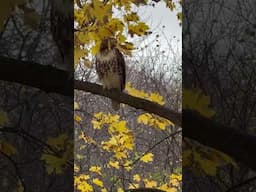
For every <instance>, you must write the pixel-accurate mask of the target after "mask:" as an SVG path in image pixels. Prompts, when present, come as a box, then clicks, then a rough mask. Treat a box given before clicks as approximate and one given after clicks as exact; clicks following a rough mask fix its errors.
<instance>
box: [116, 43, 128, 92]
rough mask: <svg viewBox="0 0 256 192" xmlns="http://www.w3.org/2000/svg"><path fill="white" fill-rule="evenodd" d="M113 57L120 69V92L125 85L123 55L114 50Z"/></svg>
mask: <svg viewBox="0 0 256 192" xmlns="http://www.w3.org/2000/svg"><path fill="white" fill-rule="evenodd" d="M115 55H116V59H117V62H118V65H119V67H120V70H119V75H120V77H121V82H120V83H121V91H123V90H124V88H125V83H126V70H125V60H124V56H123V54H122V53H121V52H120V51H119V50H118V49H117V48H115Z"/></svg>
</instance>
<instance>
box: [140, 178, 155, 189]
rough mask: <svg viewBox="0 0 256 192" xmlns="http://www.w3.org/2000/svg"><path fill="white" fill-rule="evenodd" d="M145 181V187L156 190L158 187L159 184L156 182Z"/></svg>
mask: <svg viewBox="0 0 256 192" xmlns="http://www.w3.org/2000/svg"><path fill="white" fill-rule="evenodd" d="M143 181H144V184H145V187H148V188H156V187H157V182H156V181H154V180H148V179H144V180H143Z"/></svg>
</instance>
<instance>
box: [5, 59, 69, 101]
mask: <svg viewBox="0 0 256 192" xmlns="http://www.w3.org/2000/svg"><path fill="white" fill-rule="evenodd" d="M0 67H1V70H0V79H1V80H3V81H9V82H15V83H20V84H23V85H28V86H31V87H35V88H39V89H41V90H43V91H46V92H55V93H59V94H62V95H66V96H71V97H73V90H74V89H73V80H70V79H69V78H68V73H67V72H65V71H62V70H59V69H56V68H54V67H51V66H43V65H39V64H37V63H33V62H26V61H19V60H15V59H11V58H6V57H0Z"/></svg>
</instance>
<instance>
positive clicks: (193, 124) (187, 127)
mask: <svg viewBox="0 0 256 192" xmlns="http://www.w3.org/2000/svg"><path fill="white" fill-rule="evenodd" d="M182 119H183V121H182V134H183V136H186V137H188V138H190V139H194V140H196V141H198V142H199V143H201V144H203V145H206V146H209V147H212V148H214V149H217V150H219V151H222V152H224V153H226V154H227V155H229V156H231V157H232V158H234V160H236V161H238V162H241V163H243V164H244V165H246V166H247V167H250V168H251V169H253V170H254V171H256V163H255V162H256V153H255V147H256V136H253V135H249V134H246V133H243V132H241V131H239V130H237V129H235V128H232V127H228V126H224V125H221V124H219V123H216V122H214V121H213V120H211V119H208V118H206V117H203V116H201V115H200V114H199V113H196V112H193V111H190V110H184V111H183V112H182Z"/></svg>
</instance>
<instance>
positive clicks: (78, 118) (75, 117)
mask: <svg viewBox="0 0 256 192" xmlns="http://www.w3.org/2000/svg"><path fill="white" fill-rule="evenodd" d="M74 119H75V121H76V122H81V121H82V117H81V116H79V115H76V114H75V115H74Z"/></svg>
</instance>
